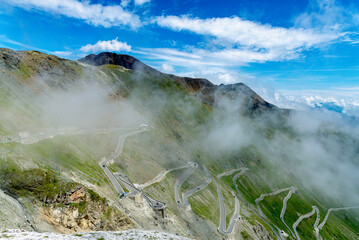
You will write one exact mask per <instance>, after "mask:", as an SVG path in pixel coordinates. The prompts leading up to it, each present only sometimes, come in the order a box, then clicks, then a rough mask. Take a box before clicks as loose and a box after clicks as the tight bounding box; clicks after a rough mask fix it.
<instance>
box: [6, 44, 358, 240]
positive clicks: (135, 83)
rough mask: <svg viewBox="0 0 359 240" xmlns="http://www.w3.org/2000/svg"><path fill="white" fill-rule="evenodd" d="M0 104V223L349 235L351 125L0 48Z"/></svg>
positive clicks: (95, 58)
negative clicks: (343, 125)
mask: <svg viewBox="0 0 359 240" xmlns="http://www.w3.org/2000/svg"><path fill="white" fill-rule="evenodd" d="M0 113H1V114H0V189H1V191H0V209H1V211H0V230H3V231H2V235H1V236H4V234H5V235H6V236H5V237H7V236H8V237H11V236H13V239H16V236H20V235H21V234H20V233H19V231H20V230H19V231H16V230H11V231H5V229H14V228H21V229H24V230H26V232H25V234H26V235H27V234H30V235H33V236H35V235H36V236H43V237H45V236H50V235H51V234H50V233H43V232H56V233H58V234H56V237H58V238H61V237H60V234H61V233H68V234H72V236H73V237H74V238H75V237H76V236H77V235H78V236H79V237H81V236H83V237H85V235H86V234H84V233H81V232H93V231H106V233H103V232H99V233H88V234H90V235H93V234H94V236H97V237H99V238H102V237H103V238H105V236H108V237H112V236H114V235H117V234H118V235H123V236H128V234H129V232H130V233H131V231H135V230H127V229H145V230H155V231H156V232H161V233H160V234H157V235H156V236H154V237H157V236H165V235H166V234H167V235H168V236H170V237H172V236H173V235H170V234H175V235H180V236H183V237H188V238H192V239H283V238H284V237H286V238H287V239H315V238H318V239H359V224H358V221H357V219H358V211H357V206H358V205H357V203H358V202H359V197H358V196H359V194H358V193H359V188H358V185H357V182H359V181H358V179H357V178H358V177H357V174H356V173H357V170H358V169H359V168H358V162H357V161H356V160H357V159H359V158H358V156H359V151H358V147H357V146H359V139H358V137H357V134H356V131H355V129H350V130H348V129H346V128H342V127H341V126H338V125H335V124H333V123H331V122H327V121H322V120H318V119H317V118H315V117H313V116H311V115H309V114H306V113H301V112H297V111H294V110H286V109H281V108H278V107H276V106H274V105H272V104H270V103H268V102H267V101H265V100H264V99H263V98H261V97H260V96H259V95H258V94H256V93H255V92H254V91H253V90H251V89H250V88H249V87H248V86H246V85H245V84H243V83H237V84H230V85H215V84H213V83H211V82H210V81H208V80H206V79H201V78H189V77H180V76H175V75H171V74H165V73H161V72H159V71H157V70H156V69H154V68H152V67H150V66H147V65H145V64H144V63H142V62H141V61H139V60H138V59H136V58H134V57H131V56H129V55H122V54H115V53H100V54H98V55H94V54H91V55H89V56H87V57H85V58H82V59H80V60H78V61H73V60H67V59H62V58H59V57H56V56H53V55H47V54H45V53H41V52H38V51H13V50H10V49H0ZM123 230H127V231H124V232H121V231H123ZM34 231H36V232H40V233H43V235H41V234H40V233H29V232H34ZM136 231H137V230H136ZM20 232H21V231H20ZM107 232H108V233H107ZM150 232H151V231H148V232H146V231H138V234H139V235H140V236H143V235H146V234H147V236H148V237H149V236H150V235H149V234H150ZM163 232H167V233H163ZM80 235H81V236H80ZM21 236H22V235H21ZM54 236H55V234H54ZM67 236H69V235H66V237H67ZM86 236H87V235H86ZM140 238H141V237H140ZM179 239H180V237H179Z"/></svg>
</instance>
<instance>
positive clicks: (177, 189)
mask: <svg viewBox="0 0 359 240" xmlns="http://www.w3.org/2000/svg"><path fill="white" fill-rule="evenodd" d="M188 165H189V168H188V169H187V171H185V172H184V173H183V174H182V175H181V176H180V177H179V178H177V180H176V182H175V186H174V192H175V200H176V203H177V204H178V205H180V206H182V207H184V206H187V205H186V204H185V203H184V201H183V199H182V198H181V195H180V190H181V186H182V185H183V183H184V182H185V181H186V180H187V178H188V177H189V176H190V175H191V174H192V173H193V172H194V171H195V170H196V168H197V167H198V163H195V162H189V163H188Z"/></svg>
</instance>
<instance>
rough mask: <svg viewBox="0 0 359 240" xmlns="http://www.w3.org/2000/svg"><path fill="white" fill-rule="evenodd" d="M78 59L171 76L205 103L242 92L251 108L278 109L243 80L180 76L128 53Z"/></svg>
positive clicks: (91, 55)
mask: <svg viewBox="0 0 359 240" xmlns="http://www.w3.org/2000/svg"><path fill="white" fill-rule="evenodd" d="M78 61H79V62H82V63H86V64H89V65H94V66H101V65H106V64H110V65H118V66H122V67H125V68H127V69H130V70H134V71H140V72H144V73H145V74H153V75H155V76H161V75H162V76H167V77H170V78H171V79H173V80H174V81H175V82H177V83H178V84H180V85H181V86H182V87H183V88H185V89H186V90H187V91H188V92H189V93H192V94H194V95H198V96H200V98H201V99H202V101H203V102H204V103H206V104H208V105H211V106H212V105H213V104H214V102H215V98H216V97H219V96H223V95H229V97H231V98H236V97H237V94H238V93H242V94H245V95H246V97H248V98H249V101H248V102H247V103H246V104H247V106H248V108H249V109H250V110H257V109H260V110H262V111H268V110H272V109H277V107H276V106H275V105H273V104H271V103H268V102H267V101H265V100H264V99H263V98H262V97H260V96H259V95H258V94H257V93H256V92H254V91H253V90H252V89H251V88H250V87H248V86H247V85H246V84H244V83H242V82H239V83H234V84H226V85H224V84H220V85H216V84H213V83H212V82H211V81H209V80H208V79H205V78H192V77H180V76H176V75H174V74H166V73H162V72H160V71H158V70H156V69H154V68H152V67H150V66H148V65H146V64H145V63H143V62H142V61H140V60H138V59H137V58H135V57H133V56H130V55H127V54H117V53H112V52H101V53H99V54H90V55H87V56H86V57H84V58H80V59H79V60H78Z"/></svg>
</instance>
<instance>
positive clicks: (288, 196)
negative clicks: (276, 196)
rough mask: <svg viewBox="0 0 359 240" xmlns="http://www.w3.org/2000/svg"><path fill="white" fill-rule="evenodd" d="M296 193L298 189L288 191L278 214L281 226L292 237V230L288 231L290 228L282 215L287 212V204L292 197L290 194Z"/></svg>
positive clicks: (293, 188)
mask: <svg viewBox="0 0 359 240" xmlns="http://www.w3.org/2000/svg"><path fill="white" fill-rule="evenodd" d="M297 191H298V189H297V188H296V187H292V189H291V190H290V191H289V193H288V194H287V196H285V198H284V199H283V207H282V210H281V212H280V220H281V221H282V222H283V224H284V225H285V226H286V228H287V229H288V230H289V231H290V233H291V234H292V236H294V233H293V231H292V229H290V227H289V226H288V225H287V223H286V222H285V220H284V214H285V212H286V210H287V202H288V200H289V199H290V198H291V197H292V194H293V193H295V192H297Z"/></svg>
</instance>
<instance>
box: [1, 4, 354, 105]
mask: <svg viewBox="0 0 359 240" xmlns="http://www.w3.org/2000/svg"><path fill="white" fill-rule="evenodd" d="M0 47H8V48H11V49H15V50H28V49H33V50H40V51H44V52H47V53H51V54H55V55H58V56H60V57H64V58H70V59H78V58H80V57H83V56H85V55H87V54H90V53H98V52H101V51H114V52H119V53H126V54H129V55H133V56H135V57H137V58H139V59H140V60H142V61H143V62H145V63H147V64H149V65H151V66H153V67H155V68H157V69H159V70H161V71H164V72H169V73H174V74H177V75H183V76H193V77H204V78H208V79H209V80H211V81H212V82H214V83H217V84H219V83H235V82H245V83H247V84H248V85H249V86H251V87H252V88H254V89H255V90H256V91H257V92H258V93H259V94H260V95H262V96H263V97H264V98H266V99H267V100H269V101H271V102H273V103H275V104H278V105H279V106H289V107H291V106H294V105H293V104H292V102H293V101H294V102H297V103H298V102H299V103H305V104H308V105H310V106H315V104H318V103H319V104H320V103H323V102H334V103H336V104H337V105H340V106H342V107H344V108H345V110H344V111H349V112H350V111H354V110H355V111H356V109H358V108H359V58H358V56H359V2H358V1H354V0H351V1H350V0H341V1H339V0H338V1H335V0H308V1H306V0H303V1H289V0H242V1H239V0H222V1H208V0H207V1H204V0H161V1H160V0H115V1H109V0H97V1H95V0H93V1H92V0H88V1H81V0H0Z"/></svg>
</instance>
